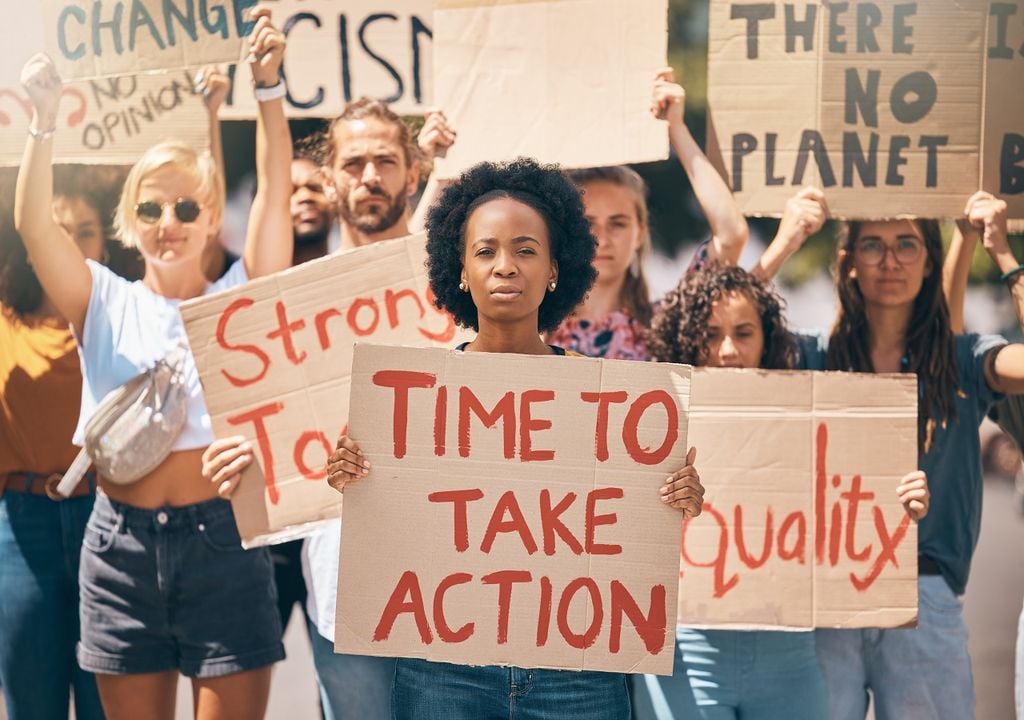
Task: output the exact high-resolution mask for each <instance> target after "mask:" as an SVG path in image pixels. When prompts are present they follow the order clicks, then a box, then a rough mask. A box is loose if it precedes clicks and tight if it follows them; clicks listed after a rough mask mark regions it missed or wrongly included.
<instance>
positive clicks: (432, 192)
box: [409, 110, 456, 233]
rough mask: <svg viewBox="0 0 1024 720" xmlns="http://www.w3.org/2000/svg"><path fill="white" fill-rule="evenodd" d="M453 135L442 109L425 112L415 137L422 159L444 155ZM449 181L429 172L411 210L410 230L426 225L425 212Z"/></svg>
mask: <svg viewBox="0 0 1024 720" xmlns="http://www.w3.org/2000/svg"><path fill="white" fill-rule="evenodd" d="M455 136H456V132H455V131H454V130H452V128H451V126H450V125H449V124H448V118H446V117H445V115H444V113H443V112H442V111H440V110H435V111H432V112H430V113H428V114H427V117H426V120H424V122H423V127H422V128H420V132H419V135H418V136H417V137H416V144H417V145H418V146H419V148H420V153H422V155H423V157H424V159H426V160H428V161H433V160H434V158H439V157H444V155H445V153H446V152H448V148H450V147H451V146H452V145H454V144H455ZM450 182H451V181H449V180H441V179H440V178H438V177H437V173H433V172H432V173H430V177H428V178H427V184H426V186H425V187H424V188H423V194H422V195H420V201H419V204H417V205H416V211H415V212H413V214H412V219H411V220H410V221H409V231H410V232H414V233H417V232H420V231H421V230H423V228H425V227H426V226H427V212H428V211H429V210H430V206H431V205H433V204H434V200H435V199H437V196H438V195H439V194H440V193H441V191H442V190H444V189H445V187H447V186H448V185H449V184H450Z"/></svg>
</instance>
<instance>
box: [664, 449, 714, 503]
mask: <svg viewBox="0 0 1024 720" xmlns="http://www.w3.org/2000/svg"><path fill="white" fill-rule="evenodd" d="M696 460H697V448H695V447H692V448H690V451H689V452H688V453H686V465H684V466H683V467H682V469H680V470H676V471H675V472H674V473H672V475H670V476H669V478H668V482H666V483H665V484H664V485H663V486H662V488H661V501H662V502H663V503H667V504H668V505H670V506H672V507H673V508H675V509H676V510H681V511H682V513H683V515H684V516H685V517H687V518H695V517H697V516H698V515H700V510H701V507H702V506H703V505H704V486H703V485H701V484H700V475H699V474H698V473H697V468H695V467H694V466H693V463H694V462H695V461H696Z"/></svg>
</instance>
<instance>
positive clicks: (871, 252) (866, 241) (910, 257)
mask: <svg viewBox="0 0 1024 720" xmlns="http://www.w3.org/2000/svg"><path fill="white" fill-rule="evenodd" d="M889 251H892V256H893V257H894V258H896V262H898V263H899V264H900V265H911V264H913V263H914V262H916V261H917V259H918V258H919V257H921V253H922V252H924V243H922V242H921V240H920V239H919V238H917V237H915V236H913V235H901V236H900V237H898V238H896V244H895V245H887V244H885V243H884V242H882V240H881V238H874V237H870V238H862V239H860V240H858V241H857V244H856V245H855V246H854V253H855V254H856V256H857V259H859V260H860V261H861V262H863V263H864V264H866V265H880V264H881V263H882V261H883V260H885V255H886V253H888V252H889Z"/></svg>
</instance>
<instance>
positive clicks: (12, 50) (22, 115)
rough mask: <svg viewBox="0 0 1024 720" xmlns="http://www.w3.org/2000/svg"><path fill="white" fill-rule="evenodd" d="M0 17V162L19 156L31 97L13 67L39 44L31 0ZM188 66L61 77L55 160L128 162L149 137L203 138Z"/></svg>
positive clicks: (203, 141) (200, 141) (39, 20)
mask: <svg viewBox="0 0 1024 720" xmlns="http://www.w3.org/2000/svg"><path fill="white" fill-rule="evenodd" d="M8 11H9V13H13V14H12V15H11V16H10V17H9V18H8V22H7V23H4V24H0V47H2V48H3V58H4V60H3V62H2V63H0V166H5V165H6V166H14V165H18V164H20V163H21V157H22V153H23V152H24V149H25V139H26V138H27V137H28V127H29V122H30V121H31V119H32V102H31V101H30V100H29V98H28V95H26V94H25V91H24V89H23V88H22V87H21V70H22V67H23V66H24V64H25V63H26V62H27V61H28V59H29V58H31V57H32V56H33V55H34V54H35V53H37V52H41V51H42V50H43V17H42V11H41V9H40V7H39V5H38V4H36V3H28V2H21V3H15V4H13V5H12V6H11V7H10V8H8ZM192 75H193V73H192V72H190V71H185V70H182V71H175V72H169V73H166V74H165V73H158V74H152V75H136V76H126V77H119V78H103V79H99V80H83V81H77V82H71V83H67V84H65V86H64V90H63V95H62V97H61V107H60V114H59V116H58V118H57V134H56V135H55V136H54V138H53V156H54V160H55V161H56V162H67V163H88V164H93V165H96V164H107V165H130V164H132V163H134V162H135V161H136V160H138V159H139V156H140V155H142V153H143V152H145V150H146V149H147V148H148V147H150V146H151V145H153V144H155V143H158V142H160V141H161V140H167V139H169V138H176V139H179V140H182V141H183V142H186V143H188V144H189V145H190V146H192V147H198V148H204V147H207V146H208V145H209V123H208V122H207V115H206V108H205V106H204V105H203V101H202V98H201V97H200V96H199V95H196V94H194V92H193V85H192Z"/></svg>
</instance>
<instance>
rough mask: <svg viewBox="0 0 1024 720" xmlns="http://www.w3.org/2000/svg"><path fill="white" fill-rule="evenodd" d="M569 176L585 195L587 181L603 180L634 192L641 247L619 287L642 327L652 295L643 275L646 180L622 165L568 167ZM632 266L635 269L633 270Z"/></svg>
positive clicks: (647, 240)
mask: <svg viewBox="0 0 1024 720" xmlns="http://www.w3.org/2000/svg"><path fill="white" fill-rule="evenodd" d="M569 178H570V179H571V180H572V181H573V183H575V184H576V187H578V188H579V189H580V191H581V192H582V193H583V197H584V201H586V196H587V185H589V184H591V183H597V182H604V183H608V184H610V185H615V186H617V187H621V188H625V189H626V190H627V191H629V192H630V193H631V194H632V195H633V206H634V208H636V220H637V223H638V224H639V225H640V247H639V248H637V250H636V258H635V259H634V261H633V262H634V264H633V265H631V267H630V270H629V271H628V272H627V273H626V277H625V278H624V279H623V281H622V289H621V290H620V291H619V303H620V306H621V307H622V308H623V309H625V310H626V311H628V312H629V314H630V315H631V316H633V318H634V319H635V320H636V321H637V322H638V323H639V324H640V325H641V326H643V327H646V326H647V325H648V324H650V322H651V295H650V290H649V289H648V287H647V278H646V276H645V275H644V259H645V258H646V257H647V255H648V254H649V253H650V252H651V220H650V213H649V212H648V210H647V183H645V182H644V179H643V178H642V177H640V174H639V173H638V172H637V171H636V170H633V169H632V168H630V167H626V166H625V165H612V166H609V167H594V168H584V169H582V170H570V171H569ZM634 268H635V270H634Z"/></svg>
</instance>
